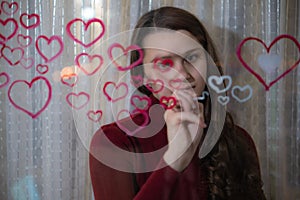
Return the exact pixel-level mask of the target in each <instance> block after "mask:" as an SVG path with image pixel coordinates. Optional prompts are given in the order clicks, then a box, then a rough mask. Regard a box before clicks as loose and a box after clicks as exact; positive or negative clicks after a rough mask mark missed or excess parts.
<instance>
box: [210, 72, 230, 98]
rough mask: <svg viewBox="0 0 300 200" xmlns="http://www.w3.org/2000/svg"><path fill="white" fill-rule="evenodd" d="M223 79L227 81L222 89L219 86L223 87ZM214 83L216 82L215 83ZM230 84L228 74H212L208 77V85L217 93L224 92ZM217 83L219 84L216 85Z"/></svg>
mask: <svg viewBox="0 0 300 200" xmlns="http://www.w3.org/2000/svg"><path fill="white" fill-rule="evenodd" d="M225 80H227V81H228V83H227V85H226V87H225V88H224V89H219V88H223V87H224V85H223V83H224V81H225ZM215 83H216V85H215ZM231 84H232V79H231V77H230V76H227V75H224V76H214V75H212V76H210V77H209V78H208V85H209V86H210V87H211V88H212V89H213V90H214V91H216V92H217V93H218V94H220V93H223V92H226V91H227V90H228V89H229V88H230V87H231ZM218 85H220V86H218Z"/></svg>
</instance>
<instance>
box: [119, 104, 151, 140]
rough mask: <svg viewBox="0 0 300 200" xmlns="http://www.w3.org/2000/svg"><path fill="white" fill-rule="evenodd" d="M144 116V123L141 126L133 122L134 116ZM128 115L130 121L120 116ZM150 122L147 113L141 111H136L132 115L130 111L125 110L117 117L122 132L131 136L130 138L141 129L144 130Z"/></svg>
mask: <svg viewBox="0 0 300 200" xmlns="http://www.w3.org/2000/svg"><path fill="white" fill-rule="evenodd" d="M135 113H137V114H142V116H143V121H142V124H140V125H137V124H136V123H135V122H134V121H133V120H132V118H133V117H132V115H133V114H135ZM123 114H125V115H128V116H129V118H127V119H128V120H124V119H123V118H121V117H120V116H121V115H123ZM148 122H149V117H148V115H147V113H146V112H141V111H138V110H134V111H132V113H130V112H129V111H128V110H126V109H123V110H121V111H120V112H119V113H118V115H117V121H116V123H117V125H118V126H119V128H120V129H121V130H123V131H124V132H125V133H126V134H127V135H130V136H133V135H135V133H137V132H138V131H140V130H141V129H143V128H144V127H145V126H146V125H147V124H148Z"/></svg>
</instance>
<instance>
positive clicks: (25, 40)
mask: <svg viewBox="0 0 300 200" xmlns="http://www.w3.org/2000/svg"><path fill="white" fill-rule="evenodd" d="M17 41H18V44H19V45H20V46H21V47H28V46H29V45H30V44H31V42H32V38H31V36H29V35H28V36H26V35H22V34H18V36H17Z"/></svg>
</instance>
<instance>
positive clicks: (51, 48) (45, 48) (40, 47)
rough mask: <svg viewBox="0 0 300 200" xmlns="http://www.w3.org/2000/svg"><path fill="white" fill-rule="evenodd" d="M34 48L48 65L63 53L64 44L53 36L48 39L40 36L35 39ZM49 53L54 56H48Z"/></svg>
mask: <svg viewBox="0 0 300 200" xmlns="http://www.w3.org/2000/svg"><path fill="white" fill-rule="evenodd" d="M35 47H36V49H37V51H38V53H39V54H40V55H41V56H42V58H43V59H44V60H45V61H46V63H49V62H51V61H53V60H55V59H56V58H57V57H58V56H59V55H60V54H61V53H62V52H63V49H64V43H63V41H62V39H61V38H60V37H59V36H56V35H53V36H51V37H50V38H48V37H47V36H45V35H40V36H38V37H37V39H36V42H35ZM50 52H51V54H52V53H53V52H54V53H53V54H54V55H48V54H50Z"/></svg>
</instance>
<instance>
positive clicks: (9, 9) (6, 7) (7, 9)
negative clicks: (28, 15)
mask: <svg viewBox="0 0 300 200" xmlns="http://www.w3.org/2000/svg"><path fill="white" fill-rule="evenodd" d="M1 9H2V11H3V12H4V13H5V14H7V15H11V14H15V13H16V12H17V11H18V9H19V5H18V3H17V2H12V3H8V2H7V1H2V3H1Z"/></svg>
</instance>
